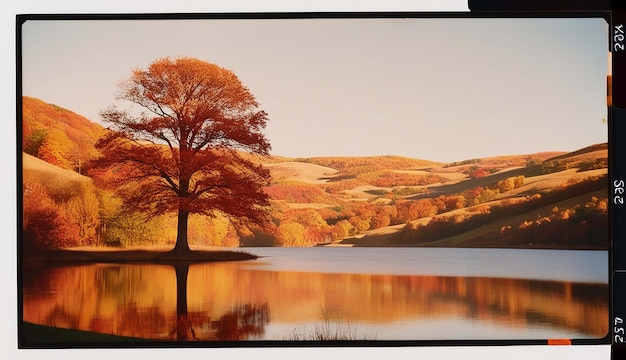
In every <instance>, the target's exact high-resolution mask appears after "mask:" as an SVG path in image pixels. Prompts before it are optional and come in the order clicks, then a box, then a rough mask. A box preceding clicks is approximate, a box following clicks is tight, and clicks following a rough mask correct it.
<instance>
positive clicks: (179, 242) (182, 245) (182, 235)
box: [172, 209, 191, 253]
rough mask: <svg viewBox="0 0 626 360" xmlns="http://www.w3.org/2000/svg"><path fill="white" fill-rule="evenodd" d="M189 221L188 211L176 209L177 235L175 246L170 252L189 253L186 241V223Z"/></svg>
mask: <svg viewBox="0 0 626 360" xmlns="http://www.w3.org/2000/svg"><path fill="white" fill-rule="evenodd" d="M188 220H189V211H187V210H184V209H178V233H177V235H176V246H174V249H172V252H176V253H189V252H191V250H190V249H189V242H188V241H187V222H188Z"/></svg>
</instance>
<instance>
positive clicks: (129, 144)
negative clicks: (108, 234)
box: [94, 57, 270, 252]
mask: <svg viewBox="0 0 626 360" xmlns="http://www.w3.org/2000/svg"><path fill="white" fill-rule="evenodd" d="M119 87H120V92H119V94H118V99H120V100H126V101H128V102H130V103H131V107H130V108H129V109H127V110H120V109H119V108H118V107H116V106H111V107H109V108H108V109H106V110H104V111H102V112H101V113H100V115H101V117H102V118H103V120H104V121H106V122H107V123H108V124H110V126H109V128H108V129H109V131H108V133H107V134H106V135H105V136H104V137H102V138H101V139H100V140H99V141H98V142H97V143H96V147H97V148H98V150H100V152H101V154H102V156H101V157H100V158H99V159H97V160H96V161H95V163H94V165H95V166H97V167H98V168H105V169H116V171H117V174H118V176H116V178H115V179H114V181H115V183H116V186H117V188H118V189H119V191H120V193H121V194H122V196H123V199H124V203H125V205H126V206H128V207H131V208H133V209H135V210H137V211H141V212H143V213H146V214H151V215H158V214H164V213H167V212H176V213H177V214H178V226H177V237H176V245H175V247H174V249H173V251H174V252H188V251H189V245H188V235H187V228H188V225H187V224H188V219H189V215H190V214H202V215H208V216H213V215H215V214H217V213H222V214H224V215H227V216H234V217H238V218H247V219H249V220H251V221H252V222H255V223H263V221H264V220H265V217H266V212H265V209H264V207H265V206H268V205H269V202H268V199H267V195H266V194H265V193H264V192H263V190H262V188H263V186H267V185H268V184H269V179H270V175H269V171H267V170H266V169H264V168H263V167H262V166H261V165H258V164H254V163H252V162H251V161H249V160H247V159H245V158H244V157H243V156H241V155H240V153H239V152H240V151H244V152H248V153H254V154H259V155H262V156H267V155H269V150H270V144H269V142H268V140H267V139H266V138H265V136H264V135H263V133H262V130H263V129H264V128H265V126H266V122H267V120H268V119H267V114H266V113H265V112H264V111H263V110H260V109H258V103H257V101H256V100H255V98H254V96H253V95H252V93H251V92H250V91H249V90H248V88H246V87H245V86H244V85H243V84H242V83H241V81H240V80H239V79H238V77H237V76H236V75H235V74H234V73H233V72H232V71H230V70H227V69H224V68H222V67H219V66H217V65H214V64H210V63H207V62H204V61H201V60H198V59H194V58H186V57H184V58H177V59H171V58H162V59H158V60H156V61H154V62H153V63H152V64H150V65H149V67H148V68H147V69H145V70H144V69H136V70H134V71H133V73H132V75H131V77H130V78H129V79H127V80H126V81H124V82H122V83H121V84H120V85H119Z"/></svg>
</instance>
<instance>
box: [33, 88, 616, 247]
mask: <svg viewBox="0 0 626 360" xmlns="http://www.w3.org/2000/svg"><path fill="white" fill-rule="evenodd" d="M23 114H24V120H23V132H22V134H23V141H22V146H23V151H24V155H23V178H24V183H23V191H24V193H23V199H24V212H23V214H24V224H23V225H24V227H23V229H24V237H23V239H24V241H25V243H27V244H28V245H29V246H30V247H47V248H50V247H52V248H56V247H77V246H125V247H143V246H171V245H173V243H174V240H175V238H176V216H175V214H165V215H158V216H148V215H147V214H144V213H141V212H138V211H137V210H136V209H131V208H128V207H123V206H122V205H121V204H122V201H121V198H120V195H119V193H118V191H117V190H118V189H116V187H115V186H114V183H115V182H111V181H110V180H111V177H114V176H120V175H121V174H122V173H117V174H114V173H115V172H116V171H118V172H119V171H128V169H126V170H123V169H119V170H115V169H114V170H112V172H111V171H110V172H106V173H104V172H96V171H92V169H90V165H89V164H90V161H91V160H93V159H94V158H96V157H97V156H98V152H97V151H96V148H95V146H94V145H95V143H96V141H97V140H98V139H99V137H100V136H101V135H102V134H104V132H105V131H106V130H104V129H103V128H102V127H101V126H100V125H98V124H96V123H93V122H91V121H89V120H88V119H86V118H84V117H82V116H80V115H78V114H75V113H73V112H71V111H69V110H66V109H63V108H61V107H59V106H56V105H51V104H46V103H45V102H43V101H41V100H38V99H34V98H28V97H25V98H24V99H23ZM242 155H244V156H246V158H247V159H248V160H249V161H252V162H255V163H260V164H263V166H265V167H266V168H267V169H268V170H269V171H270V173H271V175H272V182H271V183H270V184H269V186H266V187H265V188H264V191H265V192H266V193H267V194H268V195H269V197H270V203H271V206H270V207H269V208H268V209H267V211H268V213H269V218H270V221H269V223H267V224H265V226H259V225H254V224H251V223H247V222H244V221H241V219H234V218H228V217H226V216H225V215H224V214H221V213H218V212H216V213H214V214H213V215H214V216H212V217H206V216H198V215H194V216H192V217H190V219H189V241H190V244H191V245H192V246H313V245H319V244H325V245H335V246H489V247H493V246H496V247H553V248H607V246H608V243H607V239H608V230H607V229H608V216H607V208H608V202H607V195H608V194H607V192H608V180H607V157H608V154H607V145H606V144H595V145H592V146H589V147H586V148H584V149H580V150H577V151H574V152H571V153H563V152H560V153H556V152H542V153H536V154H520V155H507V156H499V157H498V156H494V157H490V158H484V159H466V160H462V159H461V160H459V161H457V162H454V163H449V164H443V163H438V162H432V161H428V160H422V159H411V158H405V157H398V156H375V157H318V158H300V159H291V158H286V157H281V156H279V155H280V154H278V155H273V156H270V157H262V156H259V155H254V156H252V155H246V154H242ZM107 180H109V181H107ZM111 184H113V185H111Z"/></svg>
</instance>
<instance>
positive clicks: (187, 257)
mask: <svg viewBox="0 0 626 360" xmlns="http://www.w3.org/2000/svg"><path fill="white" fill-rule="evenodd" d="M257 258H258V257H257V256H256V255H253V254H249V253H246V252H243V251H228V250H212V251H206V250H192V251H191V252H188V253H175V252H171V251H159V250H119V249H116V250H104V251H102V250H96V251H94V250H80V249H76V250H67V249H64V250H61V249H60V250H43V251H35V252H29V251H24V252H23V253H22V262H23V263H24V264H64V263H71V264H76V263H90V264H92V263H117V264H125V263H145V262H149V263H159V264H171V265H182V264H191V263H201V262H221V261H245V260H256V259H257Z"/></svg>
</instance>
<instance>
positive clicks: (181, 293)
mask: <svg viewBox="0 0 626 360" xmlns="http://www.w3.org/2000/svg"><path fill="white" fill-rule="evenodd" d="M174 269H175V270H176V340H178V341H187V340H191V339H193V337H194V334H193V329H192V328H191V322H190V321H189V318H188V314H187V273H188V272H189V265H187V264H184V265H181V264H179V265H176V266H175V267H174ZM190 335H191V336H190ZM190 338H191V339H190Z"/></svg>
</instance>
